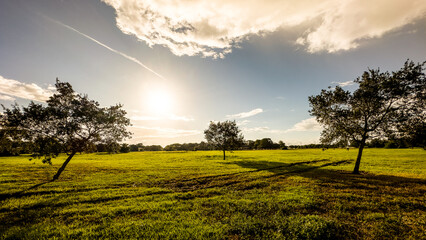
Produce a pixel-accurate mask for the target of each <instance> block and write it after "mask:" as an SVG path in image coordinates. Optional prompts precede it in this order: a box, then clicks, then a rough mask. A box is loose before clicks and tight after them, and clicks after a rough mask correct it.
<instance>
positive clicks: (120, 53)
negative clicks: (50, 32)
mask: <svg viewBox="0 0 426 240" xmlns="http://www.w3.org/2000/svg"><path fill="white" fill-rule="evenodd" d="M43 17H44V18H46V19H47V20H49V21H51V22H54V23H56V24H59V25H61V26H63V27H65V28H68V29H69V30H71V31H73V32H75V33H78V34H80V35H81V36H83V37H85V38H87V39H89V40H91V41H93V42H95V43H96V44H98V45H100V46H102V47H104V48H106V49H108V50H110V51H111V52H114V53H116V54H118V55H121V56H122V57H124V58H126V59H128V60H130V61H132V62H134V63H136V64H138V65H139V66H141V67H143V68H145V69H146V70H148V71H150V72H152V73H153V74H155V75H156V76H157V77H159V78H161V79H163V80H166V78H165V77H163V76H162V75H161V74H159V73H157V72H156V71H154V70H152V69H151V68H149V67H148V66H146V65H145V64H143V63H142V62H141V61H139V60H138V59H136V58H134V57H132V56H129V55H127V54H125V53H123V52H120V51H118V50H115V49H114V48H111V47H109V46H107V45H105V44H104V43H101V42H99V41H98V40H96V39H94V38H92V37H91V36H89V35H87V34H84V33H82V32H80V31H78V30H77V29H75V28H73V27H71V26H68V25H66V24H64V23H62V22H60V21H57V20H55V19H52V18H50V17H47V16H43Z"/></svg>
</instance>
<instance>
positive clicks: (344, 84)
mask: <svg viewBox="0 0 426 240" xmlns="http://www.w3.org/2000/svg"><path fill="white" fill-rule="evenodd" d="M331 83H334V84H337V85H339V86H340V87H346V86H351V85H354V84H355V82H354V81H347V82H331Z"/></svg>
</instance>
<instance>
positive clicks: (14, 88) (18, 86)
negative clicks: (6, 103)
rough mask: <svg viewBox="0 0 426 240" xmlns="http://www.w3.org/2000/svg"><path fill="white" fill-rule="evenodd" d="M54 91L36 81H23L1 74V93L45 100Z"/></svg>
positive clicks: (33, 99) (39, 100) (40, 100)
mask: <svg viewBox="0 0 426 240" xmlns="http://www.w3.org/2000/svg"><path fill="white" fill-rule="evenodd" d="M53 92H54V91H53V89H52V88H51V87H49V88H47V89H45V88H42V87H40V86H38V85H37V84H35V83H22V82H19V81H17V80H13V79H7V78H4V77H3V76H0V93H2V94H6V95H8V97H11V96H13V97H18V98H24V99H28V100H32V101H38V102H45V101H47V100H48V99H49V97H50V96H52V95H53ZM3 100H6V99H3Z"/></svg>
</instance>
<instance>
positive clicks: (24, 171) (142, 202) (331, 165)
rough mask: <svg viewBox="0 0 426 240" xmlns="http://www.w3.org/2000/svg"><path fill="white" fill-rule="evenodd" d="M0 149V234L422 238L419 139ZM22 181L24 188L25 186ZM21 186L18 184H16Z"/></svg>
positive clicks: (423, 156) (424, 172)
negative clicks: (409, 145)
mask: <svg viewBox="0 0 426 240" xmlns="http://www.w3.org/2000/svg"><path fill="white" fill-rule="evenodd" d="M356 154H357V150H355V149H351V150H350V151H347V150H342V149H336V150H333V149H329V150H326V151H321V149H319V150H318V149H314V150H310V149H309V150H288V151H282V150H272V151H235V152H233V153H229V154H228V155H227V160H225V161H224V160H221V157H222V155H221V152H215V151H212V152H202V151H199V152H138V153H128V154H117V155H107V154H83V155H76V156H75V157H74V159H72V161H71V162H70V164H69V165H68V166H67V168H66V169H65V171H64V172H63V173H62V175H61V177H60V179H59V180H58V181H56V182H50V183H46V184H42V185H40V186H38V187H37V188H34V189H30V190H27V189H29V188H30V187H32V186H34V185H35V184H39V183H43V182H46V181H47V180H49V179H51V178H52V176H53V175H54V174H55V172H56V170H57V169H58V168H59V166H60V164H61V163H62V162H63V160H64V159H65V156H62V157H60V158H58V159H54V160H53V162H54V165H53V166H49V165H45V164H42V163H41V162H40V161H31V162H30V161H28V157H27V156H20V157H3V158H0V169H1V172H0V238H2V239H21V238H24V239H43V238H57V239H76V238H78V239H81V238H83V239H94V238H108V239H116V238H124V239H425V238H426V235H425V231H426V229H425V228H426V204H425V202H426V151H424V150H422V149H401V150H399V149H395V150H388V149H366V150H365V152H364V155H363V159H362V162H361V171H363V172H362V174H361V175H353V174H350V172H351V170H352V169H353V165H354V159H355V158H356ZM24 190H26V191H24ZM17 193H19V194H17Z"/></svg>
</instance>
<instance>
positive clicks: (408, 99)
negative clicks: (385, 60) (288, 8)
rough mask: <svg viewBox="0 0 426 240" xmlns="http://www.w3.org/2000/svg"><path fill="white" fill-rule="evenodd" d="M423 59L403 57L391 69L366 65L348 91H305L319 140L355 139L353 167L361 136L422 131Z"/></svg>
mask: <svg viewBox="0 0 426 240" xmlns="http://www.w3.org/2000/svg"><path fill="white" fill-rule="evenodd" d="M425 64H426V62H423V63H418V64H415V63H414V62H412V61H408V60H407V61H406V62H405V64H404V66H403V67H402V68H401V69H400V70H399V71H396V72H392V73H389V72H381V71H380V69H377V70H375V69H368V71H365V72H364V73H363V74H362V76H361V77H360V78H357V79H356V80H355V81H354V82H355V83H357V84H359V88H358V89H357V90H355V91H354V92H353V93H352V92H349V91H345V90H343V89H342V88H341V87H339V86H337V87H336V88H335V89H328V90H324V89H323V90H322V91H321V93H320V94H319V95H317V96H310V97H309V102H310V106H311V110H310V113H311V115H313V116H315V117H316V120H317V121H318V122H319V123H320V124H321V125H322V126H323V128H324V130H323V131H322V134H321V141H322V142H323V143H327V144H330V143H337V142H346V143H347V142H349V141H355V142H357V143H358V144H359V151H358V157H357V160H356V163H355V168H354V171H353V172H354V173H359V166H360V162H361V156H362V151H363V148H364V146H365V144H366V140H367V139H374V138H385V137H394V138H396V137H403V136H407V135H410V136H412V137H419V136H418V134H422V132H423V134H424V126H425V121H426V120H425V119H426V118H425V115H426V110H425V95H426V82H425V74H424V72H423V71H424V69H425V68H424V66H425ZM410 129H411V130H412V131H410Z"/></svg>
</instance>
